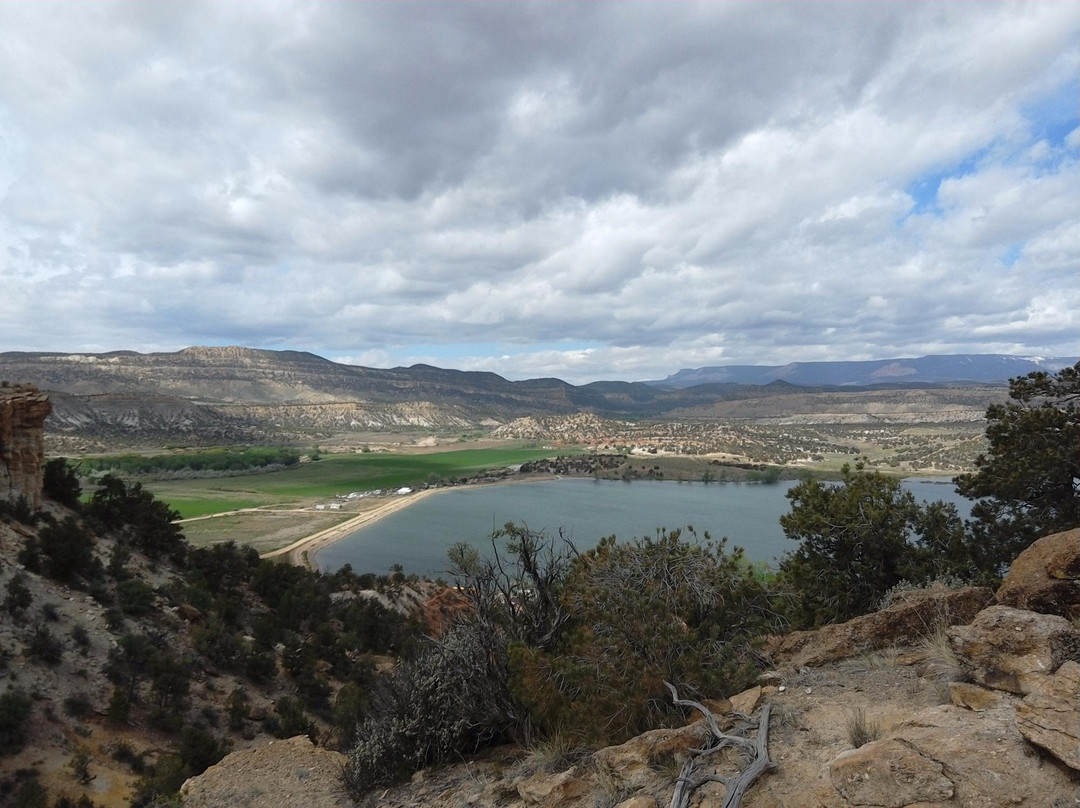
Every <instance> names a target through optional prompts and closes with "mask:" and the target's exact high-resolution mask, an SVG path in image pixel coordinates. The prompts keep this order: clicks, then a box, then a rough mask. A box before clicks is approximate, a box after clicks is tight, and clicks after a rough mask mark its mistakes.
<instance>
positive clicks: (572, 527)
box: [315, 478, 970, 578]
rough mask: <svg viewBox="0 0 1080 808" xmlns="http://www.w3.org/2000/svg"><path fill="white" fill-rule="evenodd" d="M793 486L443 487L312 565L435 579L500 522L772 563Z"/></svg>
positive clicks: (580, 543) (915, 483)
mask: <svg viewBox="0 0 1080 808" xmlns="http://www.w3.org/2000/svg"><path fill="white" fill-rule="evenodd" d="M795 484H796V483H795V482H790V481H789V482H780V483H775V484H763V483H730V482H727V483H711V484H705V483H700V482H698V483H676V482H660V481H646V480H635V481H633V482H618V481H612V480H593V479H588V478H566V479H560V480H543V481H536V482H526V483H515V484H512V485H485V486H468V487H461V488H448V489H446V490H445V491H441V492H439V493H437V494H435V495H434V496H430V497H427V498H426V499H422V500H420V501H419V502H417V503H416V504H415V505H411V506H409V507H408V508H405V509H404V510H401V511H398V512H397V513H394V514H391V515H390V516H387V517H385V518H384V519H381V520H379V521H378V522H376V523H374V524H372V525H369V526H367V527H365V528H362V529H361V530H358V531H357V532H356V533H353V534H350V535H349V536H346V537H345V538H343V539H341V540H340V541H338V542H336V543H334V544H332V545H329V546H328V547H325V548H323V549H322V550H320V551H319V552H318V553H317V554H316V556H315V564H316V566H317V567H318V568H319V569H321V570H323V571H331V570H336V569H338V568H340V567H342V566H344V565H345V564H351V565H352V568H353V570H354V571H356V572H377V573H385V572H388V571H389V570H390V567H391V566H392V565H393V564H401V565H402V566H403V567H404V568H405V572H406V573H416V574H418V575H421V576H425V577H431V578H435V577H438V576H440V575H444V573H445V570H446V567H447V563H446V551H447V550H448V549H449V548H450V546H451V545H453V544H454V543H456V542H467V543H469V544H471V545H473V546H475V547H477V548H480V549H481V550H482V551H486V550H489V549H490V546H491V545H490V541H489V537H490V535H491V531H492V529H493V528H496V527H501V526H502V525H504V524H505V523H507V522H518V523H524V524H525V525H527V526H528V527H529V528H531V529H532V530H536V531H547V532H549V533H552V534H558V532H559V531H560V530H562V531H563V532H564V534H565V535H566V536H567V537H569V538H570V539H571V540H572V541H573V542H574V545H575V546H576V547H577V548H578V549H579V550H586V549H588V548H590V547H592V546H594V545H595V544H596V543H597V542H598V541H599V540H600V539H602V538H603V537H605V536H610V535H612V534H614V535H616V536H617V537H618V538H619V539H622V540H627V539H631V538H635V537H641V536H651V535H654V534H655V532H656V530H657V529H658V528H662V527H663V528H668V529H674V528H678V527H685V526H687V525H693V526H694V528H695V529H696V530H697V532H698V534H699V535H701V534H703V533H704V532H705V531H709V532H710V533H711V534H712V536H713V538H716V539H719V538H720V537H722V536H726V537H727V538H728V539H729V540H730V543H731V544H734V545H739V546H741V547H743V548H744V549H745V550H746V555H747V557H748V558H749V559H750V560H752V561H768V562H772V561H774V560H775V559H776V558H778V557H779V556H781V555H783V554H784V553H785V552H786V551H787V550H789V549H792V548H793V547H794V543H793V542H791V541H789V540H788V539H786V538H784V533H783V531H782V530H781V529H780V523H779V519H780V517H781V515H783V514H785V513H787V512H788V506H789V502H788V499H787V497H786V496H785V494H786V493H787V492H788V490H789V489H790V488H791V487H792V486H794V485H795ZM904 487H905V488H906V489H908V490H910V491H911V492H912V493H913V494H915V497H916V498H917V499H920V500H935V499H942V500H945V501H946V502H952V503H955V504H956V505H957V508H958V509H959V511H960V514H961V515H962V516H967V515H968V513H969V511H970V503H969V502H968V501H967V500H965V499H963V498H962V497H960V496H958V495H957V494H956V491H955V490H954V488H953V485H952V483H951V482H949V481H948V480H928V479H911V480H905V481H904Z"/></svg>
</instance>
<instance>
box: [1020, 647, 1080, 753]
mask: <svg viewBox="0 0 1080 808" xmlns="http://www.w3.org/2000/svg"><path fill="white" fill-rule="evenodd" d="M1016 726H1017V728H1019V730H1020V734H1021V735H1023V736H1024V737H1025V738H1027V739H1028V740H1029V741H1031V742H1032V743H1033V744H1035V745H1037V746H1041V747H1042V748H1043V749H1045V750H1046V751H1047V752H1049V753H1050V754H1051V755H1053V756H1054V757H1056V758H1057V759H1058V760H1060V761H1061V762H1062V763H1064V764H1065V765H1066V766H1069V767H1071V768H1073V769H1076V770H1077V771H1080V665H1078V664H1077V663H1075V662H1066V663H1065V664H1064V665H1062V666H1061V667H1060V668H1059V669H1058V672H1057V673H1056V674H1054V675H1053V676H1047V677H1046V678H1045V679H1044V680H1042V681H1041V682H1039V683H1038V684H1037V685H1036V686H1035V689H1034V690H1033V692H1031V693H1029V694H1028V695H1027V696H1026V697H1025V698H1024V700H1023V701H1022V702H1021V703H1020V704H1018V705H1016Z"/></svg>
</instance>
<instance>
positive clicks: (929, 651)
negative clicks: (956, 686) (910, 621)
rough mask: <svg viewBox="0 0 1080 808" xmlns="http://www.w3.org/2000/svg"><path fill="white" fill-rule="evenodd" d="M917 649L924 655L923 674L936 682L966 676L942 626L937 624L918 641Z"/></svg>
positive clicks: (956, 680) (953, 680)
mask: <svg viewBox="0 0 1080 808" xmlns="http://www.w3.org/2000/svg"><path fill="white" fill-rule="evenodd" d="M919 650H920V651H922V653H923V654H924V656H925V661H924V663H923V664H924V666H925V667H924V670H925V676H926V677H927V678H928V679H932V680H934V681H936V682H941V683H944V684H948V683H949V682H962V681H964V680H965V679H966V678H967V676H966V674H965V673H964V670H963V668H961V667H960V659H959V657H957V656H956V652H955V651H953V649H952V646H951V645H949V637H948V635H947V634H946V633H945V627H944V626H938V627H937V628H936V629H934V630H933V631H931V632H930V633H929V634H927V635H926V636H925V637H923V638H922V640H921V641H920V642H919Z"/></svg>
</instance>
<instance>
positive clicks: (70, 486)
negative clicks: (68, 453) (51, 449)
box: [42, 457, 82, 508]
mask: <svg viewBox="0 0 1080 808" xmlns="http://www.w3.org/2000/svg"><path fill="white" fill-rule="evenodd" d="M42 490H43V491H44V493H45V496H47V497H48V498H49V499H52V500H55V501H56V502H59V503H60V504H61V505H66V506H67V507H69V508H78V507H79V496H80V495H81V494H82V487H81V486H80V485H79V475H78V474H76V473H75V469H73V468H72V467H71V466H69V465H68V463H67V460H66V459H65V458H63V457H57V458H54V459H53V460H50V461H48V462H47V463H46V464H45V468H44V470H43V473H42Z"/></svg>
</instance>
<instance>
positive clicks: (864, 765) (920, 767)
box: [829, 739, 956, 808]
mask: <svg viewBox="0 0 1080 808" xmlns="http://www.w3.org/2000/svg"><path fill="white" fill-rule="evenodd" d="M829 779H830V780H831V781H832V785H833V788H835V789H836V790H837V791H838V792H839V793H840V796H841V797H843V798H844V799H845V800H847V802H848V803H850V804H851V805H873V806H881V808H904V806H907V805H911V804H913V803H920V802H942V801H944V800H948V799H951V798H952V796H953V793H954V792H955V790H956V788H955V786H954V785H953V782H952V780H950V779H949V778H948V777H946V776H945V774H944V766H942V765H941V764H940V763H938V762H937V761H936V760H932V759H930V758H928V757H926V756H925V755H923V754H922V753H920V752H919V751H918V750H917V749H915V748H913V747H912V746H910V745H909V744H906V743H904V742H903V741H900V740H895V739H889V740H885V741H874V742H873V743H868V744H866V745H865V746H862V747H859V748H858V749H852V750H851V751H850V752H844V753H843V754H842V755H840V757H838V758H836V759H835V760H833V761H832V762H831V763H830V764H829Z"/></svg>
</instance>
